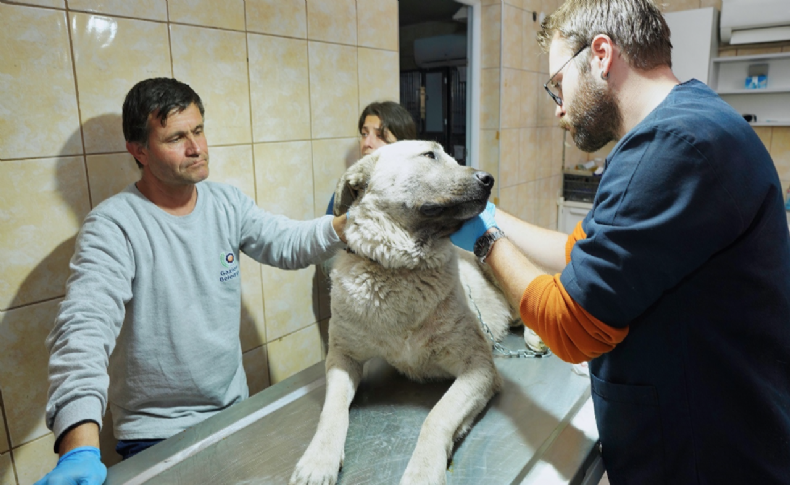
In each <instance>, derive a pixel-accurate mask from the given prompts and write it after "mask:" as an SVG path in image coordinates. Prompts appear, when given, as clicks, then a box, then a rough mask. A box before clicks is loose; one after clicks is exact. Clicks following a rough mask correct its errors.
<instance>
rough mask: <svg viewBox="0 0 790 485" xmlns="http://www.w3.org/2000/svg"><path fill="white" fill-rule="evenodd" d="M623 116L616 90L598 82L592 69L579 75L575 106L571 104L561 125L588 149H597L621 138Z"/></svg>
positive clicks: (578, 143)
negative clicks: (614, 93)
mask: <svg viewBox="0 0 790 485" xmlns="http://www.w3.org/2000/svg"><path fill="white" fill-rule="evenodd" d="M622 124H623V116H622V113H621V112H620V107H619V106H617V101H616V100H615V99H614V96H613V95H612V93H611V92H610V91H609V90H608V89H607V88H606V87H605V86H597V85H596V84H595V82H594V81H593V79H592V75H591V74H590V72H589V71H587V72H586V73H582V75H581V76H580V77H579V90H578V94H577V95H576V99H574V102H573V106H568V108H567V112H566V114H565V116H564V117H563V118H562V119H561V120H560V126H561V127H562V128H564V129H566V130H568V131H570V132H571V135H572V136H573V142H574V143H575V144H576V146H577V147H578V148H579V150H582V151H584V152H589V153H591V152H595V151H598V150H600V149H601V148H603V146H604V145H606V144H607V143H609V142H610V141H612V140H615V139H616V138H617V135H618V133H619V132H620V127H621V126H622Z"/></svg>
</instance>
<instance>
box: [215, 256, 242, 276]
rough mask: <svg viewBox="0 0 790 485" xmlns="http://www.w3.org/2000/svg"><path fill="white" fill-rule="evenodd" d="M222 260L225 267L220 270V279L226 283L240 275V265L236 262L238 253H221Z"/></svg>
mask: <svg viewBox="0 0 790 485" xmlns="http://www.w3.org/2000/svg"><path fill="white" fill-rule="evenodd" d="M220 258H221V259H220V261H221V262H222V266H223V267H224V268H225V269H223V270H220V272H219V281H220V283H224V282H226V281H229V280H232V279H234V278H237V277H238V276H239V265H238V264H237V263H236V255H235V254H233V252H232V251H231V252H228V253H225V252H222V253H220Z"/></svg>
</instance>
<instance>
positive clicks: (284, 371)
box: [268, 324, 323, 384]
mask: <svg viewBox="0 0 790 485" xmlns="http://www.w3.org/2000/svg"><path fill="white" fill-rule="evenodd" d="M268 348H269V376H270V377H271V383H272V384H276V383H278V382H280V381H282V380H285V379H287V378H288V377H290V376H292V375H294V374H296V373H297V372H299V371H301V370H304V369H306V368H308V367H310V366H311V365H313V364H316V363H318V362H321V360H322V358H323V357H322V355H321V334H320V332H319V329H318V325H315V324H313V325H310V326H309V327H307V328H304V329H302V330H300V331H298V332H294V333H292V334H290V335H288V336H286V337H284V338H282V339H279V340H275V341H274V342H271V343H270V344H269V345H268Z"/></svg>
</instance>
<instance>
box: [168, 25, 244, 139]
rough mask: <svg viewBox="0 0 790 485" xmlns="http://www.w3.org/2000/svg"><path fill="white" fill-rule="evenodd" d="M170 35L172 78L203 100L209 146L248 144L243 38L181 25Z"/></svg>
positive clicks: (236, 33) (173, 27) (239, 34)
mask: <svg viewBox="0 0 790 485" xmlns="http://www.w3.org/2000/svg"><path fill="white" fill-rule="evenodd" d="M170 34H171V44H172V51H173V74H174V77H175V78H176V79H179V80H181V81H183V82H185V83H187V84H189V85H190V86H192V88H193V89H194V90H195V91H196V92H197V93H198V94H199V95H200V98H201V99H202V100H203V106H204V107H205V109H206V114H205V118H206V120H205V125H206V136H207V137H208V141H209V143H210V144H212V145H230V144H234V143H249V142H251V141H252V139H251V129H250V89H249V82H248V75H247V40H246V35H245V34H244V33H242V32H228V31H223V30H216V29H207V28H202V27H187V26H183V25H171V26H170ZM195 46H200V48H195Z"/></svg>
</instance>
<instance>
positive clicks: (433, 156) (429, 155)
mask: <svg viewBox="0 0 790 485" xmlns="http://www.w3.org/2000/svg"><path fill="white" fill-rule="evenodd" d="M420 156H421V157H428V158H432V159H434V160H436V154H435V153H433V152H425V153H423V154H422V155H420Z"/></svg>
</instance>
